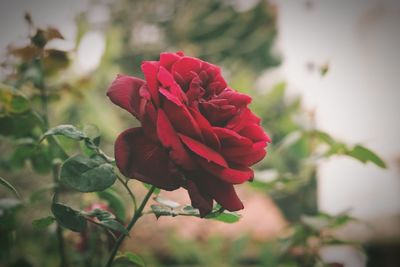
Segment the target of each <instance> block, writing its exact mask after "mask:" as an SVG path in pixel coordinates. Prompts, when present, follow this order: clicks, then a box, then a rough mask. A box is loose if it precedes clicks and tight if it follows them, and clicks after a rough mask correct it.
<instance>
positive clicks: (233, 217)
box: [211, 211, 240, 223]
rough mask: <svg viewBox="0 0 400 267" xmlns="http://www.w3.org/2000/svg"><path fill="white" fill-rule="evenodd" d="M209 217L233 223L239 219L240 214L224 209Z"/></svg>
mask: <svg viewBox="0 0 400 267" xmlns="http://www.w3.org/2000/svg"><path fill="white" fill-rule="evenodd" d="M211 219H213V220H217V221H221V222H225V223H235V222H237V221H239V220H240V215H239V214H237V213H234V212H229V211H224V212H223V213H221V214H219V215H217V216H215V217H212V218H211Z"/></svg>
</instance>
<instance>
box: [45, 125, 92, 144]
mask: <svg viewBox="0 0 400 267" xmlns="http://www.w3.org/2000/svg"><path fill="white" fill-rule="evenodd" d="M52 135H62V136H65V137H68V138H71V139H73V140H77V141H81V140H84V139H86V138H88V137H87V136H86V135H85V134H84V133H83V132H82V131H79V130H78V129H77V128H76V127H75V126H73V125H69V124H62V125H58V126H56V127H54V128H51V129H50V130H48V131H47V132H45V133H44V134H43V135H42V137H41V138H40V141H39V142H41V141H43V140H44V139H45V138H47V137H49V136H52Z"/></svg>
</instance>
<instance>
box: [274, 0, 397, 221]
mask: <svg viewBox="0 0 400 267" xmlns="http://www.w3.org/2000/svg"><path fill="white" fill-rule="evenodd" d="M275 2H276V4H277V6H278V8H279V11H278V14H279V44H278V47H279V49H280V51H281V53H282V55H283V57H284V60H283V65H282V66H281V69H280V71H281V73H282V76H283V77H285V78H286V79H287V81H288V85H289V89H290V92H291V93H293V92H296V93H298V92H300V93H301V94H302V95H303V96H304V100H305V102H304V104H305V106H306V107H307V108H308V109H310V110H312V109H315V111H316V120H317V124H318V127H319V128H321V129H323V130H325V131H327V132H329V133H331V134H332V135H333V136H335V137H337V138H339V139H342V140H344V141H346V142H349V143H351V144H355V143H359V142H361V143H362V144H365V145H366V146H368V147H370V148H372V149H374V150H375V151H376V152H378V153H379V154H380V155H382V156H383V158H384V159H385V160H386V161H387V162H388V164H389V169H388V170H381V169H378V168H377V167H375V166H374V165H370V164H368V165H363V164H361V163H359V162H357V161H355V160H353V159H349V158H332V159H331V160H329V161H327V162H324V163H323V164H322V166H321V167H320V168H319V174H320V179H319V205H320V208H321V209H322V210H324V211H327V212H331V213H337V212H341V211H344V210H347V209H351V212H352V213H353V214H354V215H356V216H358V217H361V218H364V219H371V218H377V217H382V216H383V217H392V216H394V215H395V216H399V215H400V176H399V163H400V141H399V137H400V125H399V121H400V120H399V116H400V88H399V87H400V1H379V0H376V1H361V0H360V1H355V0H352V1H344V0H343V1H327V0H326V1H291V0H287V1H278V0H277V1H275ZM306 2H307V3H308V4H305V3H306ZM308 62H313V63H314V64H316V65H322V64H325V63H326V62H329V66H330V69H329V72H328V74H327V75H326V76H325V77H321V76H320V75H319V74H318V72H310V70H309V69H307V67H306V65H307V63H308ZM399 227H400V226H399Z"/></svg>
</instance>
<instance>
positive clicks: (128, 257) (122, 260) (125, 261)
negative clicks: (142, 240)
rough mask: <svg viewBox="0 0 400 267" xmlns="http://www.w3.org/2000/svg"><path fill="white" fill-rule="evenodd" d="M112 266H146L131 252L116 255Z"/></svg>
mask: <svg viewBox="0 0 400 267" xmlns="http://www.w3.org/2000/svg"><path fill="white" fill-rule="evenodd" d="M113 266H118V267H119V266H121V267H122V266H124V267H128V266H140V267H144V266H146V265H145V263H144V261H143V259H142V258H141V257H139V256H138V255H136V254H133V253H132V252H129V251H128V252H125V253H124V254H122V255H118V256H117V257H116V258H115V261H114V264H113Z"/></svg>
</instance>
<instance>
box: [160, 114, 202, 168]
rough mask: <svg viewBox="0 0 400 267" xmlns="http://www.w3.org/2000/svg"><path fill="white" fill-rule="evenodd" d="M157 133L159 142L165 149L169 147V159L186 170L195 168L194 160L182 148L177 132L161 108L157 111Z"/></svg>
mask: <svg viewBox="0 0 400 267" xmlns="http://www.w3.org/2000/svg"><path fill="white" fill-rule="evenodd" d="M157 134H158V138H159V140H160V142H161V143H162V144H163V146H164V147H165V148H167V149H171V150H170V152H169V155H170V157H171V159H172V160H173V161H174V162H175V163H176V164H178V165H180V166H182V167H183V168H185V169H186V170H192V169H194V168H195V162H194V161H193V160H192V159H191V157H190V156H189V154H188V153H187V151H186V149H185V148H184V146H183V144H182V142H181V140H180V139H179V137H178V135H177V133H176V132H175V130H174V128H173V127H172V125H171V123H170V121H169V120H168V118H167V115H166V114H165V112H164V111H163V110H161V109H160V110H159V111H158V118H157Z"/></svg>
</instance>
